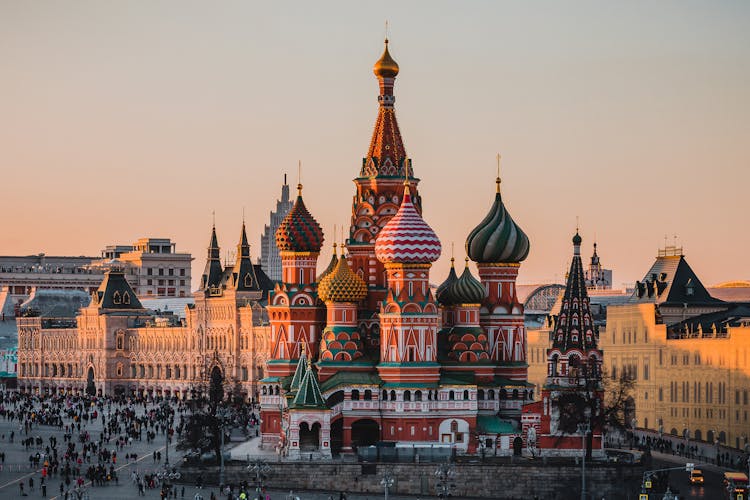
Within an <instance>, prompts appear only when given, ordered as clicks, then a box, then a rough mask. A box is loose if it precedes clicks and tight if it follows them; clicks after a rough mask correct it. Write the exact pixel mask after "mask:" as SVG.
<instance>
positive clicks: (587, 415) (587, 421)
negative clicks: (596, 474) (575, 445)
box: [578, 406, 591, 500]
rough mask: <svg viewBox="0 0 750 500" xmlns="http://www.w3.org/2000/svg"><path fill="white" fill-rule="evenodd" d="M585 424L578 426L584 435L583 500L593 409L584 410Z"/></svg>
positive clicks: (584, 496) (584, 498) (582, 498)
mask: <svg viewBox="0 0 750 500" xmlns="http://www.w3.org/2000/svg"><path fill="white" fill-rule="evenodd" d="M583 418H584V419H585V422H584V423H583V424H579V425H578V431H579V432H580V433H581V434H582V436H583V437H582V439H581V442H582V443H583V462H582V466H581V500H586V438H588V434H589V431H590V430H591V408H589V407H588V406H587V407H586V408H584V410H583Z"/></svg>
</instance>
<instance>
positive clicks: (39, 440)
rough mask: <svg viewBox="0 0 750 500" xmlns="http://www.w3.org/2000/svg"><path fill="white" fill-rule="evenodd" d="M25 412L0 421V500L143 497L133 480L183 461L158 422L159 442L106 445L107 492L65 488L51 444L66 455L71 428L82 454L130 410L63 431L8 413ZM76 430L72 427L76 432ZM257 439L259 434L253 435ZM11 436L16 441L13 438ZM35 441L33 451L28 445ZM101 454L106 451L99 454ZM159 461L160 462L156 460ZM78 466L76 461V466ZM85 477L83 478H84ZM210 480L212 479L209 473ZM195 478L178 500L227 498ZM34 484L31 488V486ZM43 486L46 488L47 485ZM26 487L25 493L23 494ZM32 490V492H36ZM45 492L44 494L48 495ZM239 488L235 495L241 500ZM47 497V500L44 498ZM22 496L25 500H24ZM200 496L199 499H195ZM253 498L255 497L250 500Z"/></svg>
mask: <svg viewBox="0 0 750 500" xmlns="http://www.w3.org/2000/svg"><path fill="white" fill-rule="evenodd" d="M58 404H59V407H61V408H65V407H66V406H68V407H70V406H73V407H75V404H73V405H71V404H69V403H65V402H63V403H58ZM40 406H41V403H40V402H39V401H34V403H33V407H27V415H28V414H30V413H31V412H34V411H35V410H37V409H39V408H40ZM21 407H22V405H21V404H15V405H14V404H13V403H8V402H7V400H6V401H5V403H4V405H3V408H4V410H6V412H2V414H1V415H0V467H1V468H0V499H11V498H13V499H15V498H21V497H22V496H28V497H29V498H48V499H65V498H68V499H78V498H81V499H83V498H89V499H112V500H115V499H121V498H122V499H125V498H128V499H129V498H135V497H139V488H138V485H137V484H136V482H134V480H133V476H134V473H135V474H136V475H138V476H139V477H145V476H148V475H152V474H156V473H157V472H159V471H161V470H163V469H164V465H165V462H166V460H167V452H168V456H169V462H170V464H179V463H181V461H182V456H183V452H182V451H178V450H177V449H176V447H175V445H176V441H177V439H176V436H175V438H174V439H172V442H171V443H170V446H169V449H168V450H167V446H166V441H167V440H166V433H164V432H163V427H162V426H160V425H159V423H158V422H155V424H156V425H155V426H154V428H153V429H154V430H155V433H156V435H155V438H154V439H153V440H152V441H150V442H148V440H147V438H146V433H147V432H148V430H151V429H147V430H145V431H144V432H143V433H142V438H141V439H133V440H132V442H131V441H130V440H123V442H124V443H125V444H124V446H121V447H118V446H117V444H116V441H117V438H118V437H119V436H120V435H124V434H117V433H115V432H112V433H111V434H110V436H111V437H110V440H109V442H107V441H106V440H104V441H103V446H102V448H104V449H106V450H108V451H109V452H110V453H111V452H115V453H116V457H114V460H113V459H112V458H110V459H109V460H108V461H107V465H106V469H107V470H109V468H110V467H111V468H112V470H113V471H114V472H115V474H114V476H116V478H117V479H116V480H115V479H114V478H111V480H110V481H108V482H107V481H105V485H104V486H97V485H94V484H92V482H91V481H89V480H85V481H83V486H82V487H77V486H76V477H75V475H71V477H70V482H69V483H67V484H66V481H65V480H64V479H65V478H64V476H63V474H62V473H61V470H62V467H60V468H59V470H58V472H57V473H54V471H53V470H52V469H53V468H52V467H48V468H47V471H44V468H45V467H44V464H45V461H47V460H50V457H51V456H52V455H51V454H50V455H48V453H49V451H50V448H49V445H50V442H51V441H50V438H53V439H56V441H57V443H56V446H57V449H58V454H61V453H62V452H61V450H65V449H66V447H67V446H70V445H68V443H67V442H66V440H65V435H66V428H67V429H68V430H69V431H70V432H69V433H68V435H69V436H70V439H69V442H72V443H75V446H76V449H77V450H78V451H80V449H81V442H80V439H79V436H80V435H81V434H86V433H87V434H88V436H90V438H89V442H95V443H98V442H99V439H100V436H101V434H102V433H103V432H105V425H103V423H102V418H101V417H102V414H103V416H104V420H105V421H106V422H111V419H112V418H113V415H114V414H115V412H116V410H117V409H118V408H119V409H120V411H122V410H123V409H125V408H128V405H118V404H111V405H108V404H104V405H103V406H102V410H99V409H98V408H97V409H96V410H97V413H96V415H97V418H94V419H92V418H89V419H86V418H79V419H77V418H75V416H68V415H65V414H64V415H63V417H62V426H60V424H59V423H57V424H56V425H40V424H32V425H31V428H30V429H28V432H27V429H26V428H25V427H26V422H28V420H30V419H29V418H28V417H27V416H25V417H24V419H23V420H22V421H19V419H18V418H13V419H10V418H9V417H8V415H7V412H9V411H15V412H17V411H18V410H19V409H20V408H21ZM129 407H130V408H131V409H133V410H135V412H136V414H137V415H138V416H139V417H143V416H144V415H147V414H149V413H152V412H154V411H157V410H158V409H159V408H160V405H159V404H156V403H148V404H147V405H146V406H145V407H144V405H143V404H142V403H141V404H137V405H130V406H129ZM171 408H172V409H173V410H174V411H175V425H177V423H178V422H179V420H180V416H181V415H184V416H185V417H186V418H187V416H188V415H189V410H188V409H187V408H186V407H184V406H182V407H181V406H180V405H179V404H175V403H173V404H171ZM93 411H94V409H91V410H90V412H91V413H89V415H91V414H93ZM79 423H80V431H79V430H78V424H79ZM71 426H72V427H71ZM251 435H254V432H251ZM11 436H12V437H11ZM29 438H31V439H32V441H33V442H32V443H31V445H30V446H28V445H27V443H25V441H27V440H29ZM258 439H259V438H252V439H251V441H250V442H249V443H242V444H241V445H240V446H239V448H240V449H248V447H249V448H250V449H252V448H253V444H254V443H253V441H257V440H258ZM237 444H238V443H230V444H228V445H227V448H231V447H233V446H235V445H237ZM99 451H101V449H99ZM37 454H38V458H39V461H38V465H35V464H34V463H33V459H34V458H36V457H37ZM126 455H127V456H128V457H131V456H132V455H135V457H136V458H135V459H132V458H130V459H127V460H126V458H125V457H126ZM155 455H156V457H155ZM73 463H74V464H75V460H74V461H73ZM97 463H98V460H97V456H96V455H95V454H92V456H91V458H90V462H88V461H87V460H86V458H84V459H83V460H82V461H81V462H80V464H79V466H80V467H81V469H82V470H83V471H85V470H86V469H87V468H88V467H89V466H90V465H97ZM45 472H46V476H47V477H46V479H45V480H44V481H42V478H43V476H44V475H45ZM82 474H83V472H82ZM206 475H207V476H208V475H209V473H208V472H207V474H206ZM196 479H197V478H195V477H190V478H188V477H180V479H179V480H176V481H175V486H174V488H173V492H174V493H175V494H176V495H177V496H176V498H187V499H189V500H196V499H197V498H203V499H205V500H210V499H211V498H212V494H213V495H214V496H215V498H217V499H224V498H227V496H226V495H222V494H220V493H219V489H218V487H216V486H210V485H206V486H204V487H203V488H201V489H198V488H197V487H196ZM250 479H251V478H250V475H249V474H248V481H250ZM30 481H31V482H30ZM42 483H44V486H43V485H42ZM21 484H23V490H22V489H21ZM32 485H33V486H32ZM43 487H45V491H44V492H43V489H42V488H43ZM161 490H162V488H161V486H160V485H158V484H156V485H155V487H153V488H146V489H145V490H144V494H143V495H140V497H141V498H162V493H161ZM236 491H237V490H236V488H235V494H236ZM45 492H46V494H44V493H45ZM22 494H23V495H22ZM196 495H198V496H196ZM267 495H268V498H270V499H288V498H292V499H294V498H297V497H298V498H299V499H300V500H305V499H311V500H313V499H315V500H318V499H321V500H326V499H328V498H333V499H334V500H336V499H338V498H339V492H326V493H319V492H290V491H289V490H286V491H274V490H270V491H268V492H267ZM381 497H382V494H381V495H373V494H371V495H355V494H349V495H347V498H348V499H356V500H362V499H367V498H370V499H373V500H374V499H375V498H381ZM250 498H252V497H250ZM389 498H392V499H394V500H396V499H399V498H409V497H403V496H393V495H391V496H390V497H389Z"/></svg>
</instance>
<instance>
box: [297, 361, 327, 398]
mask: <svg viewBox="0 0 750 500" xmlns="http://www.w3.org/2000/svg"><path fill="white" fill-rule="evenodd" d="M289 408H290V409H298V408H319V409H328V407H327V406H326V401H325V399H323V394H322V393H321V392H320V384H319V383H318V377H317V375H316V374H315V370H314V369H313V367H312V364H311V363H310V360H309V359H308V360H307V368H306V369H305V374H304V375H303V376H302V381H301V382H300V384H299V387H298V388H297V393H296V394H295V395H294V399H293V400H292V402H291V404H290V405H289Z"/></svg>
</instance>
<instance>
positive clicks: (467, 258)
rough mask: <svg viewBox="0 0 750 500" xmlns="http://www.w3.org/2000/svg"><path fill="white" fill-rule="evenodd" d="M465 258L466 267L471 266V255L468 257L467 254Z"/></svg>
mask: <svg viewBox="0 0 750 500" xmlns="http://www.w3.org/2000/svg"><path fill="white" fill-rule="evenodd" d="M464 260H465V261H466V267H469V257H468V256H466V257H465V258H464Z"/></svg>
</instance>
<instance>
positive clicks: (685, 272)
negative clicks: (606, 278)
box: [630, 249, 722, 306]
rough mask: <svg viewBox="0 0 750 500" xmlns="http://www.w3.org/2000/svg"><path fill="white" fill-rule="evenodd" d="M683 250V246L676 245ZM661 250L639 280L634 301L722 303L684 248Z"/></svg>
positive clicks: (675, 303)
mask: <svg viewBox="0 0 750 500" xmlns="http://www.w3.org/2000/svg"><path fill="white" fill-rule="evenodd" d="M676 250H679V249H676ZM676 250H675V251H674V252H668V251H660V253H659V256H658V257H657V258H656V262H654V264H653V265H652V266H651V269H649V270H648V272H647V273H646V276H645V277H644V278H643V280H641V281H636V283H635V292H634V293H633V296H632V297H631V298H630V302H631V303H632V302H648V303H656V304H666V305H680V306H682V305H683V304H717V305H718V304H721V303H722V301H721V300H719V299H715V298H713V297H711V295H710V294H709V293H708V291H707V290H706V288H705V287H704V286H703V283H701V281H700V279H698V276H697V275H696V274H695V272H694V271H693V269H692V268H691V267H690V265H689V264H688V263H687V261H686V260H685V257H684V256H683V255H682V252H681V251H680V252H679V254H678V252H677V251H676Z"/></svg>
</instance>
